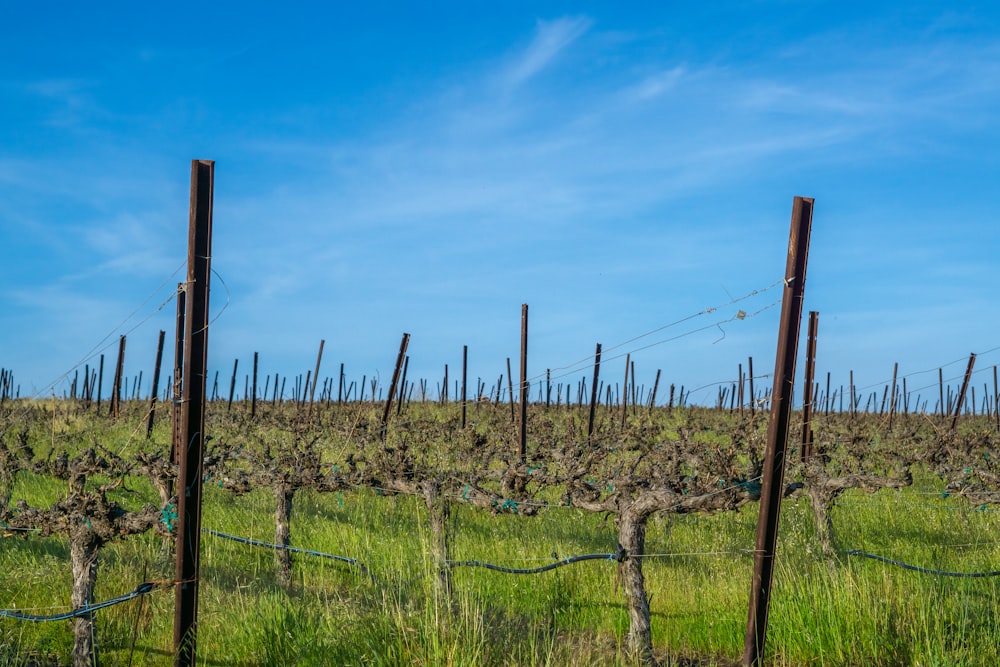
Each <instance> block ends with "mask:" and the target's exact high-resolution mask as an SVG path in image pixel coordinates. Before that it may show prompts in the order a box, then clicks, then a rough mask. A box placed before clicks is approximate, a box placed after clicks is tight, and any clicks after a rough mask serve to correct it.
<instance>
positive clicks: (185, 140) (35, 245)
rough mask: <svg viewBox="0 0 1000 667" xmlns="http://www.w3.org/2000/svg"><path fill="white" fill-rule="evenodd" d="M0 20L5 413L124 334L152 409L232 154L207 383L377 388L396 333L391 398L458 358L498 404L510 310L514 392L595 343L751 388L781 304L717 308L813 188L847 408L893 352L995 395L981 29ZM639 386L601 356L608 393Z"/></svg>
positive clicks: (779, 247)
mask: <svg viewBox="0 0 1000 667" xmlns="http://www.w3.org/2000/svg"><path fill="white" fill-rule="evenodd" d="M3 13H4V20H3V21H2V22H0V146H2V152H0V201H2V202H3V206H2V207H0V243H2V247H3V249H4V252H3V262H2V264H0V366H3V367H6V368H12V369H13V370H14V372H15V376H16V378H17V380H18V381H19V383H20V384H21V385H22V393H23V394H26V393H30V392H37V393H39V394H42V395H46V394H48V393H50V392H51V391H52V390H53V388H54V389H55V391H57V393H61V392H62V391H63V390H64V389H65V388H66V386H67V383H66V380H64V379H63V380H59V381H57V382H56V383H55V384H54V385H53V384H52V382H53V381H56V380H57V378H60V377H62V376H63V374H64V373H66V372H67V371H71V370H72V369H73V368H75V367H76V364H77V363H78V362H79V363H80V364H81V366H82V363H83V362H84V361H88V360H89V361H90V363H91V364H93V360H92V358H91V359H88V356H87V355H88V354H91V353H92V352H94V350H95V346H96V349H97V350H100V349H101V348H103V347H104V346H105V345H107V346H108V347H107V349H105V350H104V352H105V354H106V355H107V357H108V359H109V361H108V363H113V361H111V360H112V359H113V357H114V354H115V353H116V349H117V337H118V335H119V334H120V333H124V332H129V338H128V348H127V354H126V369H125V371H126V374H127V375H130V376H134V375H136V374H137V373H138V372H139V371H140V370H142V371H144V382H146V383H148V381H149V377H150V374H151V373H150V372H151V368H152V362H153V356H154V352H155V343H156V337H157V332H158V331H159V330H160V329H165V330H167V331H168V333H171V332H172V331H173V323H172V318H173V304H172V303H168V304H167V305H166V306H164V307H163V308H162V309H161V310H159V311H157V307H158V306H160V305H161V304H162V303H164V302H165V301H166V300H167V299H168V298H169V296H170V293H171V292H172V291H173V287H174V285H175V284H176V283H177V281H179V280H181V279H182V277H183V271H177V270H178V269H179V268H180V267H181V266H182V264H183V262H184V260H185V257H186V239H187V208H188V187H189V176H190V160H191V159H193V158H204V159H213V160H215V161H216V190H215V193H216V196H215V238H214V250H213V254H214V257H213V268H214V269H215V271H216V272H217V277H215V278H214V279H213V280H214V282H213V294H212V302H213V312H214V313H215V314H216V317H217V319H215V320H214V322H213V324H212V329H211V334H210V340H209V344H210V367H211V370H212V371H214V370H220V371H221V375H222V377H228V373H229V372H230V371H231V369H232V363H233V359H234V358H239V359H240V366H241V375H242V371H243V370H247V369H249V366H250V363H251V360H252V358H253V353H254V352H255V351H257V352H259V353H260V359H261V371H260V372H261V375H262V376H264V375H267V374H272V373H275V372H280V373H282V374H285V375H295V374H298V373H305V371H306V370H309V369H311V368H312V366H313V364H314V362H315V355H316V350H317V347H318V345H319V341H320V339H325V340H326V350H325V354H324V369H323V371H322V372H321V375H322V376H324V377H325V376H328V375H334V374H335V373H336V372H337V370H338V369H337V367H338V366H339V364H340V363H341V362H343V363H344V364H345V366H346V372H347V374H348V376H349V378H350V379H360V378H361V376H362V375H366V376H368V377H369V378H370V377H371V376H372V375H377V376H378V377H379V378H380V379H381V382H382V383H383V384H387V383H388V380H389V376H390V375H391V371H392V364H393V362H394V360H395V356H396V353H397V350H398V346H399V340H400V336H401V334H402V333H403V332H404V331H405V332H409V333H410V334H411V336H412V338H411V340H410V348H409V354H410V359H411V361H410V378H411V379H413V378H415V377H424V378H427V379H428V380H429V382H430V386H431V387H434V385H435V383H436V382H437V381H438V380H439V379H440V377H441V375H442V374H443V369H444V365H445V364H448V365H449V369H450V373H451V377H452V378H455V377H457V376H458V370H459V368H460V364H461V352H462V346H463V345H468V346H469V365H470V368H469V374H470V384H471V383H474V382H475V378H477V377H481V378H482V379H483V381H484V382H486V383H487V384H494V383H495V382H496V379H497V378H498V377H499V375H500V373H501V372H502V371H503V369H504V368H505V359H506V358H507V357H510V358H511V359H512V360H513V362H514V367H515V369H516V367H517V357H518V354H519V347H520V310H521V304H522V303H528V304H529V306H530V343H529V375H532V376H538V375H541V374H544V372H545V369H546V368H560V367H568V368H566V369H565V370H564V371H558V372H556V373H554V376H555V377H557V380H556V381H557V382H567V381H569V382H572V383H573V384H574V386H575V383H576V382H577V381H578V380H579V379H580V378H581V377H583V376H584V375H588V376H589V374H590V370H589V367H586V364H587V363H589V362H585V364H584V365H582V366H577V365H574V364H576V362H578V361H580V360H581V359H586V358H587V357H589V356H590V355H592V354H593V351H594V345H595V343H597V342H600V343H602V344H603V345H604V347H605V349H606V350H607V349H608V348H611V347H612V346H615V345H617V344H619V343H622V342H624V341H629V340H631V339H633V338H635V337H637V336H640V335H641V334H644V333H647V332H651V331H655V333H652V334H651V335H649V336H646V337H643V338H640V339H638V340H635V341H633V342H630V343H627V344H625V345H622V346H621V347H618V348H616V350H615V353H614V354H611V353H608V354H607V355H606V356H607V357H613V356H615V355H616V354H622V355H623V354H624V353H625V352H627V351H633V355H632V359H633V361H635V363H636V371H637V379H638V382H639V383H642V384H645V385H646V386H647V387H648V386H649V385H651V384H652V381H653V377H654V375H655V373H656V370H657V369H662V371H663V382H664V383H666V384H669V383H675V384H677V385H682V384H683V385H685V386H686V387H688V388H691V387H699V386H703V385H711V383H714V382H718V381H727V382H728V381H730V380H732V379H734V378H735V377H736V370H737V364H739V363H743V364H744V367H745V366H746V359H747V357H749V356H752V357H753V358H754V370H755V373H756V374H758V375H764V374H769V373H771V371H772V370H773V366H774V350H775V341H776V336H777V324H778V313H779V308H778V307H777V306H774V305H773V304H774V303H775V302H776V301H777V300H778V299H779V298H780V290H778V289H771V290H768V291H762V293H760V294H758V295H756V296H754V297H753V298H751V299H747V300H746V301H740V302H739V303H730V302H731V301H733V300H734V299H735V298H738V297H741V296H743V295H746V294H749V293H751V292H753V291H755V290H763V288H766V287H768V286H771V285H773V284H774V282H775V281H776V280H779V279H780V278H781V277H782V275H783V271H784V260H785V252H786V247H787V235H788V227H789V218H790V213H791V204H792V198H793V196H795V195H803V196H809V197H815V199H816V207H815V216H814V228H813V236H812V249H811V253H810V259H809V274H808V278H807V286H806V310H817V311H819V312H820V337H819V345H818V357H819V358H818V361H817V372H818V373H820V374H821V375H822V374H825V373H826V372H827V371H830V372H832V373H833V382H834V384H835V385H837V384H838V383H846V382H847V374H848V371H849V370H851V369H853V370H854V373H855V378H856V381H857V383H858V384H859V385H860V386H865V385H870V384H875V383H878V382H885V381H887V380H888V379H889V377H890V376H891V372H892V365H893V363H894V362H899V364H900V372H901V373H902V374H909V373H916V372H918V371H923V370H926V369H934V373H933V374H923V375H916V376H911V378H912V379H911V380H910V387H911V388H912V387H915V386H916V387H920V386H925V385H929V384H934V383H936V379H937V373H936V369H937V368H938V367H939V366H942V365H945V364H949V363H951V362H956V363H953V364H952V365H950V366H948V367H947V368H946V377H953V376H957V375H960V374H961V372H962V371H963V370H964V364H965V358H966V357H967V355H968V354H969V352H972V351H977V352H980V353H983V354H982V355H981V357H980V360H979V362H978V365H977V368H979V369H981V371H982V372H981V373H980V374H979V375H977V382H978V383H979V384H980V386H981V385H982V383H983V382H986V381H987V380H988V381H989V382H990V383H991V384H992V370H991V367H992V365H993V364H996V363H998V361H1000V351H997V350H994V348H997V347H998V346H1000V333H998V331H1000V305H998V300H997V295H996V289H995V287H996V285H997V284H998V277H1000V275H998V274H1000V262H998V260H997V251H998V249H1000V231H998V230H1000V225H998V224H997V223H998V220H997V217H998V214H997V210H998V207H997V203H998V198H1000V197H998V187H997V185H998V175H1000V157H998V156H1000V150H998V149H1000V122H998V121H1000V10H997V9H995V8H993V7H992V6H989V5H987V4H980V5H959V4H956V3H947V4H946V3H941V4H930V3H848V4H845V3H825V2H803V3H790V2H740V3H735V2H734V3H704V6H698V7H696V6H694V3H645V4H643V5H638V6H632V7H624V6H622V5H621V4H620V3H614V4H612V3H607V4H599V3H557V2H552V3H518V2H511V3H490V4H485V3H469V2H465V3H454V4H431V5H425V4H421V5H420V6H419V7H417V6H416V5H409V4H371V5H365V6H361V3H326V4H323V5H321V4H319V3H316V4H315V5H312V4H307V5H298V4H284V5H281V6H279V5H277V4H275V3H256V2H242V3H233V4H225V3H206V4H205V5H188V4H184V3H174V4H172V5H171V6H170V7H169V8H165V7H159V6H155V5H151V4H149V3H106V4H104V5H103V6H98V7H95V6H93V5H87V6H83V5H76V6H60V8H59V10H58V12H56V11H53V10H52V9H51V8H48V7H45V6H44V5H39V4H37V3H36V4H31V3H17V4H11V5H9V6H7V7H5V8H4V11H3ZM223 282H224V284H225V286H224V287H223ZM147 299H149V300H148V301H147ZM768 306H773V307H770V308H767V307H768ZM713 307H718V309H717V310H715V311H711V312H706V311H708V309H709V308H713ZM739 310H744V311H745V312H747V313H750V314H753V313H757V312H758V311H761V312H760V313H759V314H757V315H755V316H753V317H747V318H745V319H733V318H734V316H735V315H736V314H737V312H738V311H739ZM133 313H134V314H133ZM130 316H131V317H130ZM689 316H695V317H693V318H692V319H689V320H685V318H688V317H689ZM681 320H684V321H682V322H681V323H680V324H676V325H675V326H671V327H668V328H665V329H662V330H659V331H656V330H658V329H660V328H661V327H664V326H666V325H670V324H671V323H675V322H678V321H681ZM726 320H730V321H728V322H726V323H724V324H720V325H719V326H713V325H715V324H716V323H719V322H724V321H726ZM122 322H124V324H123V325H121V326H120V327H119V328H116V326H118V325H119V323H122ZM106 336H109V337H108V338H107V339H105V337H106ZM671 339H672V340H671ZM102 340H103V341H104V343H103V344H101V341H102ZM168 340H169V338H168ZM661 341H664V342H661ZM651 343H659V344H656V345H652V346H650V344H651ZM168 348H169V342H168ZM640 348H645V349H640ZM167 356H168V359H167V361H166V364H168V365H169V363H170V360H169V356H170V355H169V354H168V355H167ZM801 366H802V358H801V356H800V372H801ZM515 372H516V371H515ZM564 373H566V375H563V374H564ZM623 375H624V358H620V359H610V358H606V361H605V366H604V369H603V372H602V376H603V377H604V378H606V379H609V380H610V381H621V377H622V376H623ZM987 376H988V377H987ZM760 382H763V383H764V384H766V383H767V381H766V380H760ZM238 384H239V386H240V388H242V379H241V381H240V382H239V383H238ZM759 386H760V385H758V387H759ZM144 391H147V389H144ZM715 393H716V389H715V387H714V386H712V387H709V388H707V389H704V390H701V392H700V394H699V393H696V395H695V397H694V398H695V400H698V399H699V398H700V399H701V400H703V401H711V400H713V399H714V396H715ZM925 393H933V392H931V391H930V390H926V391H925ZM574 396H575V391H574ZM661 396H662V394H661ZM925 398H926V396H925Z"/></svg>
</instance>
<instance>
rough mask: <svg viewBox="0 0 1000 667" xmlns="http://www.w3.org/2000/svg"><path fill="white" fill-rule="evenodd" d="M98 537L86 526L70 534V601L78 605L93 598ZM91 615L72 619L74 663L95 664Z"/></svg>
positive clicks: (76, 665)
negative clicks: (71, 580)
mask: <svg viewBox="0 0 1000 667" xmlns="http://www.w3.org/2000/svg"><path fill="white" fill-rule="evenodd" d="M100 546H101V541H100V539H99V538H98V537H97V536H96V535H94V533H92V532H91V531H89V530H81V531H79V532H77V533H75V534H74V535H72V537H71V538H70V545H69V553H70V562H71V564H72V568H73V593H72V595H71V597H70V602H71V604H72V606H73V609H79V608H81V607H83V606H85V605H88V604H90V603H92V602H93V599H94V586H95V585H96V584H97V551H98V549H99V548H100ZM94 634H95V626H94V616H93V614H89V615H87V616H80V617H78V618H76V619H75V620H74V621H73V667H96V665H97V646H96V643H95V641H94Z"/></svg>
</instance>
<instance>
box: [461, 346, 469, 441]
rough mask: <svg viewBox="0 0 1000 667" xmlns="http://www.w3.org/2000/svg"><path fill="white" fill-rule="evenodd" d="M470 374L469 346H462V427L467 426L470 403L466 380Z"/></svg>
mask: <svg viewBox="0 0 1000 667" xmlns="http://www.w3.org/2000/svg"><path fill="white" fill-rule="evenodd" d="M468 374H469V346H468V345H463V346H462V428H465V413H466V409H467V406H468V403H469V396H468V392H467V389H466V382H467V381H468Z"/></svg>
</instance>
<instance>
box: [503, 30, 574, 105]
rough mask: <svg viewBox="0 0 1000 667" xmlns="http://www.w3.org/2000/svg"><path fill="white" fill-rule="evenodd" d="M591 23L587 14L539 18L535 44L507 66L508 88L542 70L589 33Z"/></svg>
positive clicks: (505, 74)
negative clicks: (546, 19) (541, 19)
mask: <svg viewBox="0 0 1000 667" xmlns="http://www.w3.org/2000/svg"><path fill="white" fill-rule="evenodd" d="M591 24H592V21H591V20H590V19H589V18H586V17H578V18H560V19H556V20H555V21H539V22H538V24H537V26H536V30H535V36H534V38H533V39H532V41H531V44H529V45H528V47H527V48H526V49H525V50H524V51H523V52H521V53H520V54H518V56H517V58H515V59H514V61H513V62H511V63H510V64H509V65H508V66H507V67H506V68H505V71H504V72H503V76H502V81H503V83H504V85H505V88H506V89H508V90H510V89H514V88H517V87H519V86H521V85H522V84H524V83H525V82H527V81H528V80H529V79H531V78H532V77H534V76H535V75H536V74H538V73H539V72H541V71H542V70H543V69H545V68H546V67H547V66H548V65H549V64H550V63H551V62H552V61H553V60H554V59H555V58H556V56H557V55H559V53H560V52H561V51H563V50H564V49H566V48H567V47H568V46H569V45H570V44H572V43H573V42H575V41H576V40H577V39H579V38H580V37H581V36H582V35H583V34H584V33H585V32H587V30H588V29H589V28H590V26H591Z"/></svg>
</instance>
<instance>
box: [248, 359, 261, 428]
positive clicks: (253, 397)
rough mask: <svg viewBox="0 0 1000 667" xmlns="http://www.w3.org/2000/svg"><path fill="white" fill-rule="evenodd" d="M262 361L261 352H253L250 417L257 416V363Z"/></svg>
mask: <svg viewBox="0 0 1000 667" xmlns="http://www.w3.org/2000/svg"><path fill="white" fill-rule="evenodd" d="M259 361H260V353H258V352H254V353H253V386H252V387H251V389H250V391H251V393H250V418H251V419H253V418H255V417H256V416H257V364H258V362H259Z"/></svg>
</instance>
